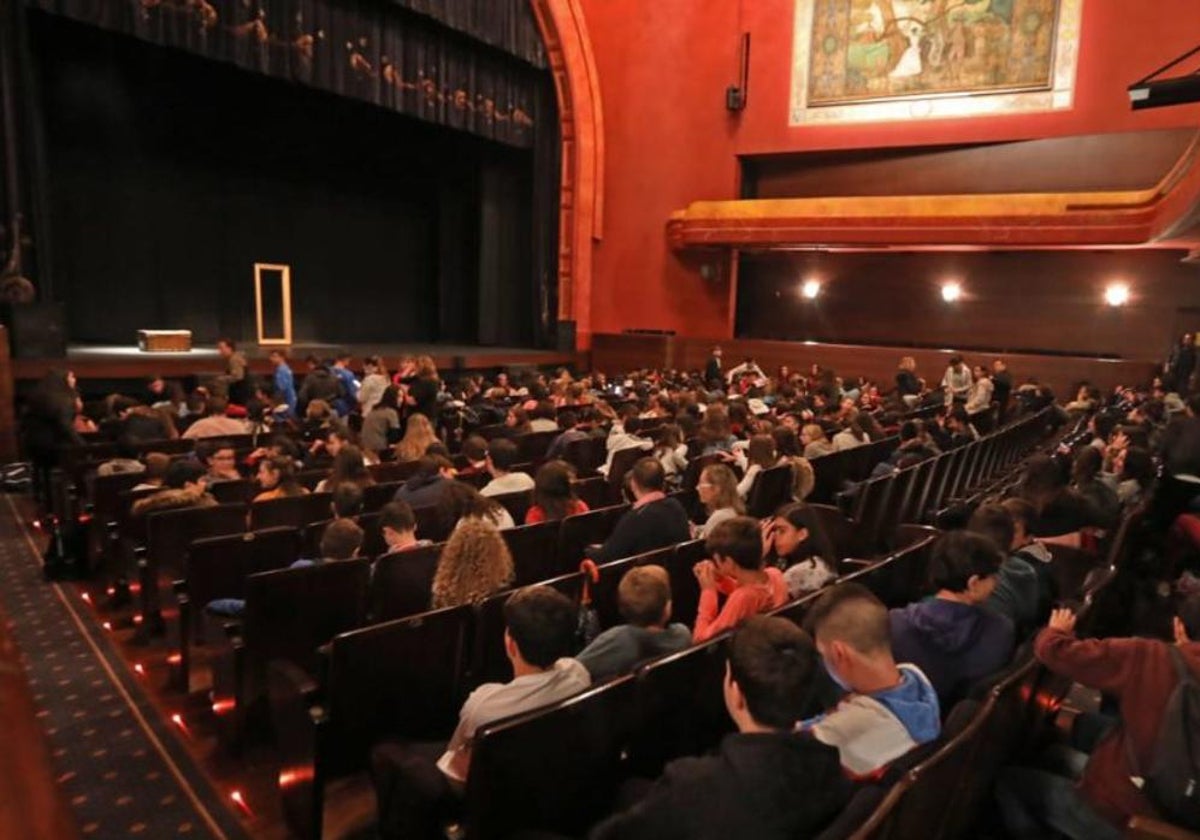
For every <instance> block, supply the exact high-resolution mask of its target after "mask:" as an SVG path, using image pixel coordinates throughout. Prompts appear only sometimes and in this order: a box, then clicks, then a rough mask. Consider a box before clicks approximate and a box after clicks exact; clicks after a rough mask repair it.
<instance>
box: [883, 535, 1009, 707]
mask: <svg viewBox="0 0 1200 840" xmlns="http://www.w3.org/2000/svg"><path fill="white" fill-rule="evenodd" d="M1003 559H1004V555H1003V554H1001V552H1000V549H999V547H998V546H997V545H996V544H995V543H994V542H992V541H991V540H990V539H988V538H987V537H985V536H983V535H981V534H975V533H971V532H970V531H955V532H951V533H949V534H946V535H945V536H944V537H942V538H941V539H940V540H938V542H937V544H936V545H935V546H934V549H933V560H932V564H931V565H932V576H933V585H934V587H935V588H936V590H937V594H936V595H935V596H934V597H933V598H928V599H926V600H924V601H919V602H917V603H915V604H909V605H908V606H907V607H905V608H903V609H894V610H892V611H891V612H890V614H889V616H888V620H889V625H890V627H891V632H892V649H893V650H894V651H895V652H896V656H897V657H898V658H899V659H901V660H902V661H904V662H911V663H913V664H914V665H916V666H917V667H919V668H920V669H921V671H922V672H923V673H924V674H925V676H927V677H928V678H929V681H930V683H932V684H933V687H934V688H935V689H937V693H938V697H939V698H941V700H942V701H943V702H945V701H946V700H947V699H951V698H957V697H959V696H960V695H961V694H962V692H963V691H964V690H965V689H966V688H967V687H968V686H969V685H970V683H971V682H973V681H974V680H977V679H979V678H980V677H984V676H987V675H988V674H992V673H995V672H996V671H998V670H1000V669H1001V668H1002V667H1004V665H1005V663H1007V662H1008V660H1009V657H1010V656H1011V655H1012V651H1013V642H1014V638H1015V632H1014V629H1013V623H1012V620H1011V619H1009V618H1008V617H1007V616H1004V615H1001V614H999V613H996V612H993V611H992V610H990V609H987V608H986V607H984V606H983V605H984V603H985V602H986V601H987V599H988V598H989V597H990V596H991V594H992V591H993V590H994V589H995V588H996V576H997V573H998V572H999V571H1000V564H1001V563H1002V562H1003Z"/></svg>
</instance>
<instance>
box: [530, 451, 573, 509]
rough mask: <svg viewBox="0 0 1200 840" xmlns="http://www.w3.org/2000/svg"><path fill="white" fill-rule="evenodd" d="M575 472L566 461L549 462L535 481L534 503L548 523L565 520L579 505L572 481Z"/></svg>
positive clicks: (539, 470)
mask: <svg viewBox="0 0 1200 840" xmlns="http://www.w3.org/2000/svg"><path fill="white" fill-rule="evenodd" d="M574 477H575V471H574V470H573V469H572V468H571V465H570V464H568V463H567V462H566V461H547V462H546V463H544V464H542V466H541V467H539V468H538V471H537V475H536V476H535V477H534V479H533V503H534V504H535V505H537V506H538V507H540V508H541V509H542V514H543V515H544V517H545V519H546V521H551V520H556V519H564V518H566V517H568V516H570V515H571V513H572V511H573V510H574V508H575V507H576V505H577V504H578V501H577V499H576V497H575V488H574V487H573V486H572V484H571V480H572V479H573V478H574Z"/></svg>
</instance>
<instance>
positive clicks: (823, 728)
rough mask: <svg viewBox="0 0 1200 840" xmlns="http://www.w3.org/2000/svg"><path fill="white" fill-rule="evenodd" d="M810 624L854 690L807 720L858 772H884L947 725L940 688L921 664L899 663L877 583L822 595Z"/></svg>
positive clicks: (831, 664) (862, 775)
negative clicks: (877, 594)
mask: <svg viewBox="0 0 1200 840" xmlns="http://www.w3.org/2000/svg"><path fill="white" fill-rule="evenodd" d="M805 625H806V626H807V627H808V629H809V630H810V632H812V634H813V638H814V639H815V640H816V645H817V651H818V652H819V653H820V654H821V658H822V659H823V660H824V662H825V670H826V671H827V672H828V673H829V676H830V677H831V678H832V679H833V681H834V682H835V683H837V684H838V685H839V686H841V688H842V689H844V690H845V691H846V692H847V693H846V695H845V696H844V697H843V698H842V700H841V701H840V702H839V703H838V704H837V705H836V706H835V707H834V708H833V709H830V710H829V711H828V712H825V713H824V714H821V715H817V716H816V717H813V718H809V719H808V720H806V721H804V722H803V723H802V724H801V726H800V728H801V729H802V730H804V731H806V732H811V733H812V734H813V736H814V737H815V738H816V739H817V740H818V741H821V742H822V743H825V744H829V745H830V746H833V747H837V748H838V752H839V753H840V754H841V760H842V768H843V769H844V770H845V772H846V773H847V775H849V776H850V777H851V778H852V779H858V780H873V779H878V778H880V777H882V775H883V773H884V772H885V771H886V769H887V766H888V765H889V764H890V763H891V762H893V761H895V760H896V759H897V758H900V757H901V756H902V755H904V754H905V753H907V752H908V751H909V750H911V749H913V748H915V747H917V746H919V745H921V744H925V743H928V742H929V741H932V740H933V739H934V738H936V737H937V736H938V733H939V732H941V714H940V708H939V706H938V698H937V693H936V692H935V691H934V690H933V686H932V685H930V683H929V680H928V679H926V677H925V675H924V674H923V673H921V669H920V668H918V667H916V666H915V665H910V664H902V665H897V664H896V660H895V658H893V656H892V646H891V641H890V639H889V634H888V612H887V607H885V606H884V605H883V604H882V603H881V602H880V600H879V599H878V598H876V597H875V595H874V593H872V592H871V590H869V589H867V588H866V587H865V586H863V585H862V584H858V583H842V584H838V585H837V586H834V587H832V588H831V589H828V590H826V592H825V593H824V594H823V595H821V597H820V598H818V599H817V602H816V603H815V604H813V606H812V609H810V610H809V612H808V616H807V618H806V620H805Z"/></svg>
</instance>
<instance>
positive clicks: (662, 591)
mask: <svg viewBox="0 0 1200 840" xmlns="http://www.w3.org/2000/svg"><path fill="white" fill-rule="evenodd" d="M617 609H618V610H619V611H620V613H621V618H623V619H625V621H626V622H627V623H629V624H632V625H634V626H635V627H665V626H666V623H667V620H668V619H669V618H670V617H671V578H670V577H669V576H668V575H667V570H666V569H664V568H663V567H662V566H654V565H648V566H635V567H634V568H632V569H630V570H629V571H628V572H626V573H625V576H624V577H622V578H621V582H620V584H618V585H617Z"/></svg>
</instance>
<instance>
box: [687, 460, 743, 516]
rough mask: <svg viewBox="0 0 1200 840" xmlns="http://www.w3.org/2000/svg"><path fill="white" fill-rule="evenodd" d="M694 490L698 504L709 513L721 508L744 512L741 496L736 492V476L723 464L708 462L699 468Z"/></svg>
mask: <svg viewBox="0 0 1200 840" xmlns="http://www.w3.org/2000/svg"><path fill="white" fill-rule="evenodd" d="M696 492H697V493H698V494H699V496H700V504H702V505H704V509H705V510H706V511H708V512H709V513H712V512H713V511H717V510H721V509H723V508H732V509H733V510H734V511H735V512H737V513H739V514H740V513H745V507H744V506H743V505H742V497H741V495H740V494H739V493H738V482H737V476H735V475H734V474H733V470H731V469H730V468H729V467H728V466H726V465H725V464H709V465H708V466H707V467H705V468H704V469H703V470H701V471H700V481H699V483H697V485H696Z"/></svg>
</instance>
